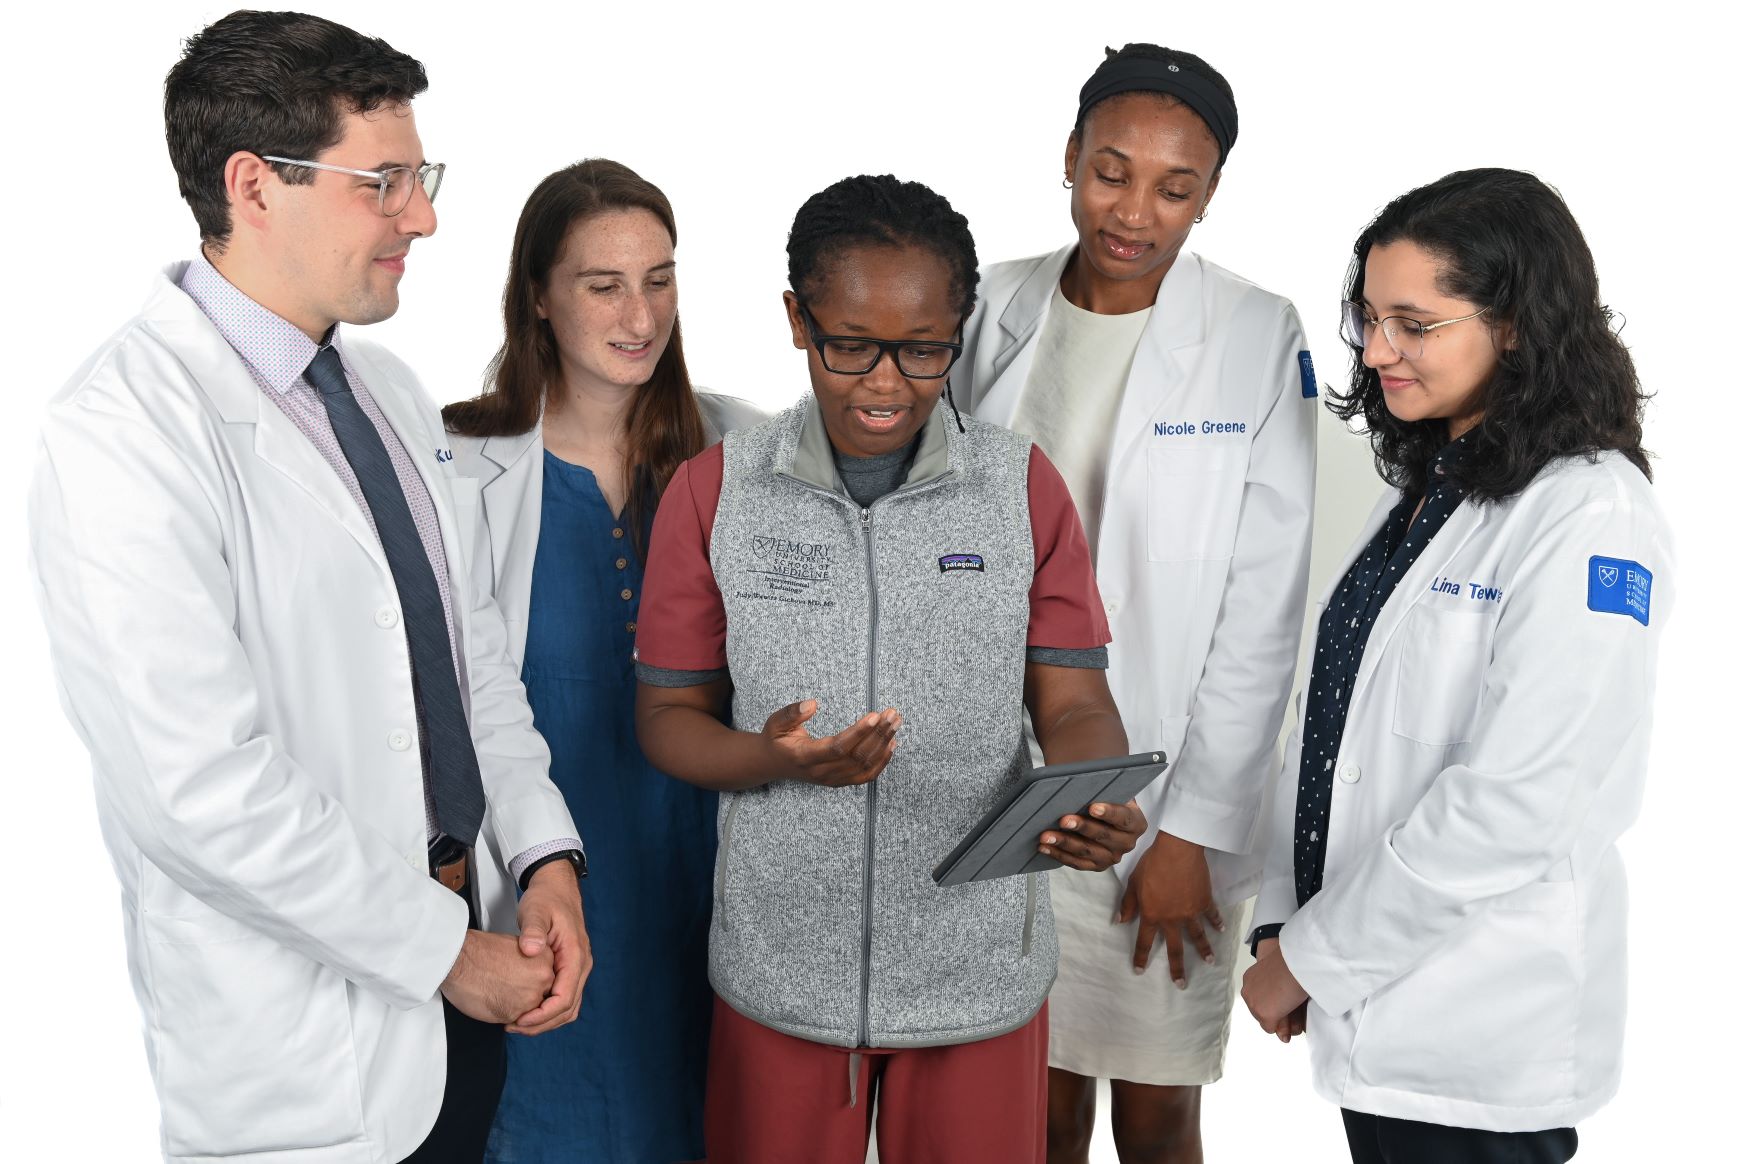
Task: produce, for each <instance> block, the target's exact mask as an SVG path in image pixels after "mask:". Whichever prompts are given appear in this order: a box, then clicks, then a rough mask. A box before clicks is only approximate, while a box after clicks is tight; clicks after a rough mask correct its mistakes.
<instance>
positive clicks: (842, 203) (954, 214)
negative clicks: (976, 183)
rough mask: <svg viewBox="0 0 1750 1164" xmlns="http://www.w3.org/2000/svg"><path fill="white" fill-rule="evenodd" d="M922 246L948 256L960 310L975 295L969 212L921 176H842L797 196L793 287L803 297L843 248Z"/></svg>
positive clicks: (816, 287) (963, 312)
mask: <svg viewBox="0 0 1750 1164" xmlns="http://www.w3.org/2000/svg"><path fill="white" fill-rule="evenodd" d="M857 246H882V247H903V246H921V247H923V248H924V249H926V250H929V251H932V252H934V253H935V254H937V255H939V256H940V257H941V259H942V261H944V262H945V263H947V264H948V270H949V273H950V276H951V279H952V283H951V286H950V289H949V295H950V296H951V297H952V298H953V299H954V300H955V302H956V304H957V305H958V307H959V309H960V313H961V315H962V316H963V317H964V316H968V315H971V314H972V308H973V305H974V304H976V303H977V302H978V252H977V250H976V249H975V248H974V247H973V245H972V231H971V230H970V229H969V228H968V226H967V224H966V216H965V215H963V214H961V213H960V212H959V211H957V210H955V209H954V208H953V207H952V206H950V205H949V204H948V200H947V199H946V198H944V197H942V196H941V195H940V194H938V193H936V192H935V191H934V190H932V189H930V188H929V187H928V186H925V185H924V184H923V183H922V182H902V181H900V180H899V179H898V178H895V177H894V176H893V175H892V174H880V175H871V174H860V175H858V176H857V177H854V178H843V179H840V180H839V181H837V182H834V183H833V184H832V185H830V186H828V187H827V188H826V189H824V190H822V191H821V192H820V193H818V194H816V195H814V196H813V197H812V198H810V199H809V200H808V201H806V202H804V203H803V204H802V209H800V210H798V211H797V212H796V221H795V222H794V223H793V224H791V227H790V244H789V253H790V289H791V290H792V291H794V292H796V294H797V295H798V296H799V297H800V298H801V299H802V300H803V301H804V302H806V301H807V300H808V298H809V296H810V295H811V294H813V293H814V292H817V291H818V290H819V288H820V280H821V279H822V278H824V277H825V275H826V273H827V271H828V269H829V268H830V267H831V265H832V263H833V262H834V261H835V260H836V259H837V257H838V255H839V253H840V252H843V251H845V250H848V249H850V248H852V247H857Z"/></svg>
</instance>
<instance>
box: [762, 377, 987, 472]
mask: <svg viewBox="0 0 1750 1164" xmlns="http://www.w3.org/2000/svg"><path fill="white" fill-rule="evenodd" d="M784 420H785V422H786V423H785V429H786V432H785V435H784V439H783V440H781V441H779V442H778V455H777V458H776V460H775V462H774V463H773V465H772V469H773V471H774V472H776V473H777V474H778V475H780V476H783V477H793V478H795V479H796V480H798V481H801V482H802V483H803V484H805V485H812V486H814V487H815V488H816V489H823V490H825V491H826V492H828V493H841V494H842V493H844V492H845V488H844V485H843V484H842V483H841V482H840V481H839V474H838V469H837V467H836V466H835V465H834V464H833V459H832V440H831V438H830V437H828V436H827V435H826V421H825V420H824V419H823V418H822V417H821V414H820V401H819V400H817V399H816V398H815V396H814V394H813V393H809V395H808V396H806V397H804V398H803V399H802V400H801V401H799V402H798V403H797V404H796V405H795V406H794V407H793V408H791V409H790V411H789V412H787V413H785V414H784ZM921 432H922V436H923V439H922V440H921V441H919V442H918V454H917V456H916V457H914V458H912V462H911V469H910V471H909V472H907V473H906V476H905V484H904V485H902V486H901V488H909V487H910V486H913V485H922V484H924V483H925V482H927V481H934V480H936V479H937V478H939V477H946V476H949V475H950V474H953V473H958V472H959V471H960V466H961V460H962V455H963V454H962V450H961V447H960V440H961V436H960V433H959V432H958V431H957V430H956V429H955V428H954V424H953V421H952V420H951V419H950V418H949V416H948V409H947V405H945V404H944V403H943V402H942V401H940V400H938V401H937V402H936V407H935V409H934V410H932V411H931V413H930V417H929V419H928V420H926V421H924V427H923V429H922V430H921Z"/></svg>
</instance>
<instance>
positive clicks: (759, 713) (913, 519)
mask: <svg viewBox="0 0 1750 1164" xmlns="http://www.w3.org/2000/svg"><path fill="white" fill-rule="evenodd" d="M977 271H978V266H977V257H976V255H975V253H974V250H973V244H972V237H971V235H970V233H969V232H968V230H967V228H966V220H965V218H963V217H962V216H961V215H959V214H957V213H955V211H954V210H953V208H952V207H951V206H949V205H948V203H947V201H946V200H944V199H943V198H942V197H941V196H940V195H937V194H935V193H934V192H933V191H931V190H929V189H928V188H926V187H924V186H921V185H919V184H917V183H915V182H900V181H898V180H897V179H895V178H893V177H891V176H888V177H878V178H877V177H867V176H865V177H858V178H848V179H845V180H844V181H842V182H839V183H836V184H835V185H833V186H831V187H829V188H828V189H826V190H824V191H822V192H821V193H819V194H817V195H815V196H814V197H813V198H811V199H809V200H808V202H807V203H806V204H805V205H804V206H803V207H802V209H801V211H800V212H799V213H798V214H797V217H796V221H795V224H794V226H793V227H792V230H791V234H790V285H791V290H790V291H788V292H786V293H785V295H784V302H785V307H786V310H787V313H788V316H789V323H790V329H791V333H792V337H793V339H794V342H795V345H796V347H797V348H799V349H802V350H804V351H806V352H807V353H808V373H809V379H810V381H811V383H812V386H813V389H814V391H813V394H812V395H810V396H807V397H804V399H803V400H802V401H801V402H799V403H798V404H797V405H795V406H794V407H792V408H791V409H789V410H788V411H786V412H784V413H782V414H780V415H779V416H777V417H776V418H774V419H773V420H772V421H770V422H768V423H766V424H763V425H760V426H758V427H755V428H751V429H744V430H742V431H740V432H737V433H733V434H731V435H730V436H729V437H727V438H726V439H725V440H724V442H723V443H722V444H721V445H718V446H714V447H713V448H711V449H708V450H706V451H705V452H704V453H702V454H700V455H699V456H698V457H695V458H694V459H693V460H691V461H689V462H687V463H686V464H685V465H683V466H682V467H681V469H680V470H679V471H678V472H677V473H676V474H675V477H674V478H673V481H672V482H671V484H670V486H669V488H668V491H667V492H666V493H665V495H664V497H663V500H662V504H661V507H660V508H659V510H658V512H657V517H656V523H655V527H654V530H653V533H652V536H651V547H650V560H649V571H648V574H647V581H646V587H645V592H644V604H643V611H642V617H641V619H640V625H639V630H638V660H639V662H638V668H639V679H640V688H639V696H638V734H639V739H640V742H641V743H642V744H643V746H644V749H645V752H646V754H647V755H648V756H649V758H650V760H651V761H652V762H653V763H654V764H655V765H656V766H657V767H658V768H661V769H662V770H664V771H666V772H669V773H671V774H672V775H674V776H677V777H679V778H681V779H683V780H687V781H690V782H692V783H695V784H699V785H702V786H704V787H708V788H715V789H718V790H720V791H721V792H722V793H723V796H722V806H721V808H720V811H719V824H718V833H719V840H720V849H719V856H718V864H717V875H716V884H715V900H714V911H713V918H712V925H711V952H710V969H711V982H712V985H713V987H714V988H715V990H716V992H717V996H718V1002H717V1011H716V1017H715V1020H714V1025H713V1030H712V1046H711V1052H710V1065H709V1068H708V1077H707V1084H706V1116H705V1120H706V1132H705V1136H706V1148H707V1151H708V1153H709V1156H710V1159H711V1160H712V1162H713V1164H736V1162H742V1161H746V1162H756V1161H757V1162H758V1164H785V1162H788V1161H795V1162H797V1164H834V1162H837V1161H843V1162H845V1164H860V1162H861V1161H862V1159H863V1155H864V1151H865V1149H866V1143H867V1139H868V1134H869V1126H870V1112H871V1107H872V1102H871V1101H872V1100H873V1099H874V1097H875V1095H876V1093H877V1089H879V1095H880V1101H881V1102H880V1109H879V1120H880V1127H879V1139H880V1143H881V1147H882V1151H883V1155H884V1156H885V1157H886V1158H888V1159H891V1160H903V1161H907V1162H908V1164H920V1162H923V1164H927V1162H929V1161H937V1160H940V1161H954V1162H955V1164H967V1162H977V1161H993V1162H995V1161H1001V1162H1003V1164H1024V1162H1027V1161H1040V1162H1042V1161H1043V1160H1044V1158H1045V1117H1046V1102H1045V1101H1046V1067H1045V1049H1046V1030H1045V1025H1046V1016H1045V1009H1044V1002H1045V997H1046V993H1047V991H1048V990H1049V989H1050V986H1051V982H1052V979H1053V977H1054V976H1055V974H1056V970H1057V939H1056V934H1055V931H1054V929H1053V927H1052V921H1051V910H1050V904H1049V899H1048V897H1047V885H1046V879H1045V877H1044V876H1043V875H1042V874H1033V875H1029V876H1025V877H1011V878H1002V879H998V880H994V881H983V882H975V883H972V884H967V885H960V886H954V887H951V888H942V887H939V886H937V885H935V884H934V883H933V882H932V880H931V878H930V870H931V868H932V867H933V866H934V865H935V864H936V863H937V862H938V861H939V860H940V859H941V858H942V857H943V856H944V855H945V854H946V853H947V852H948V851H949V850H950V849H951V848H952V847H953V846H954V843H955V842H956V841H957V840H958V839H959V837H960V836H961V835H962V834H964V833H965V832H966V830H967V829H968V828H969V827H971V825H972V824H973V823H974V822H976V821H977V820H978V818H979V817H980V816H981V815H983V813H984V812H985V811H986V809H988V808H989V807H990V806H991V805H992V804H993V803H994V802H995V801H996V799H997V798H998V796H999V795H1000V794H1001V793H1002V791H1003V789H1004V788H1005V787H1006V786H1007V785H1009V784H1010V783H1011V782H1012V781H1014V780H1016V779H1018V778H1019V777H1020V776H1021V774H1022V773H1023V772H1025V771H1026V770H1027V769H1028V767H1029V756H1028V751H1027V747H1026V744H1025V742H1024V725H1025V722H1026V720H1025V717H1028V716H1030V717H1031V722H1032V726H1033V729H1034V733H1035V735H1036V736H1037V738H1038V740H1039V744H1040V746H1041V748H1042V749H1043V751H1044V754H1045V758H1046V760H1047V762H1050V763H1062V762H1068V761H1074V760H1083V759H1093V758H1098V757H1103V756H1118V755H1123V754H1124V753H1125V752H1126V751H1127V750H1128V748H1127V746H1126V740H1125V734H1124V729H1123V727H1122V725H1121V723H1120V720H1119V716H1118V711H1117V708H1116V707H1115V706H1114V704H1113V701H1112V697H1111V694H1110V693H1109V692H1108V690H1107V687H1106V680H1105V672H1104V668H1105V665H1106V657H1105V656H1106V649H1105V648H1106V643H1107V642H1108V640H1109V638H1110V636H1109V634H1108V632H1107V627H1106V620H1105V615H1104V612H1103V609H1102V607H1101V603H1100V599H1099V594H1098V592H1097V589H1096V587H1095V583H1094V573H1093V569H1092V566H1091V564H1090V562H1089V556H1088V548H1087V542H1086V539H1085V538H1084V537H1083V534H1082V529H1081V524H1080V522H1079V520H1078V519H1077V517H1076V513H1075V507H1074V504H1073V502H1072V501H1071V499H1070V496H1069V492H1068V490H1067V488H1066V487H1065V486H1064V483H1063V480H1062V478H1061V477H1060V476H1059V475H1058V474H1057V471H1056V470H1055V469H1053V468H1052V467H1051V464H1050V462H1049V461H1047V460H1046V459H1045V456H1044V454H1043V453H1041V452H1040V451H1039V450H1038V449H1037V448H1036V447H1034V446H1033V444H1032V443H1031V442H1030V441H1029V440H1027V439H1026V438H1024V437H1018V436H1015V435H1014V434H1012V433H1009V432H1008V431H1006V430H1004V429H1000V428H997V427H996V426H994V425H989V424H985V423H982V422H979V421H977V420H963V419H962V418H961V417H960V416H959V414H958V412H957V411H955V410H954V408H953V402H952V395H951V393H950V394H949V397H948V401H947V404H946V406H945V407H943V406H941V405H940V404H939V401H940V398H941V397H942V395H943V388H944V386H945V385H946V384H947V376H948V373H949V370H950V369H951V367H952V366H953V364H954V361H955V359H956V358H957V357H958V355H959V351H960V344H959V339H960V330H961V327H962V325H963V323H964V321H965V319H966V317H967V315H968V314H969V313H970V312H971V310H972V307H973V303H974V298H975V296H974V291H975V288H976V285H977V280H978V274H977ZM726 720H727V722H725V721H726ZM810 729H812V731H811V730H810ZM1059 826H1060V827H1059V828H1058V829H1055V830H1052V831H1049V832H1046V833H1044V834H1042V835H1041V837H1040V849H1041V851H1042V852H1046V853H1049V854H1051V855H1052V856H1054V857H1056V858H1057V859H1058V860H1060V861H1062V862H1063V863H1064V864H1066V865H1069V866H1072V867H1075V868H1078V869H1103V868H1108V867H1110V866H1111V865H1112V864H1113V863H1114V862H1115V861H1117V860H1118V858H1119V857H1120V856H1122V855H1123V854H1124V853H1126V852H1128V851H1129V850H1130V849H1131V847H1132V846H1133V845H1134V844H1135V842H1136V839H1137V837H1138V836H1139V835H1140V834H1141V832H1142V831H1143V828H1144V822H1143V818H1142V814H1141V813H1140V811H1138V810H1137V808H1136V806H1135V805H1134V804H1130V805H1109V804H1104V805H1094V806H1092V807H1091V809H1090V811H1089V813H1088V815H1087V816H1086V817H1084V816H1081V815H1077V816H1072V817H1065V818H1064V819H1063V820H1062V821H1060V822H1059Z"/></svg>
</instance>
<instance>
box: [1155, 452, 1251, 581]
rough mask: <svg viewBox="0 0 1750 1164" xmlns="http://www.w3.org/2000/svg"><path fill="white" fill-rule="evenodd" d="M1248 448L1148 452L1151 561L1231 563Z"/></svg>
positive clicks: (1243, 486)
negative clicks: (1212, 561)
mask: <svg viewBox="0 0 1750 1164" xmlns="http://www.w3.org/2000/svg"><path fill="white" fill-rule="evenodd" d="M1250 447H1251V446H1249V445H1245V444H1206V445H1192V446H1188V447H1187V446H1180V445H1164V446H1163V445H1156V446H1150V448H1149V450H1148V557H1149V561H1151V562H1194V561H1204V560H1208V559H1220V558H1231V557H1233V552H1234V533H1235V529H1236V527H1237V525H1238V522H1239V513H1240V495H1241V493H1242V492H1243V491H1244V489H1245V473H1246V454H1247V453H1248V451H1249V450H1250Z"/></svg>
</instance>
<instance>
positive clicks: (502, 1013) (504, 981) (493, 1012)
mask: <svg viewBox="0 0 1750 1164" xmlns="http://www.w3.org/2000/svg"><path fill="white" fill-rule="evenodd" d="M552 987H553V957H552V955H551V954H549V953H547V952H545V951H543V952H542V953H541V954H539V955H537V956H534V957H529V956H525V955H524V954H522V953H520V952H519V951H518V950H517V940H516V939H515V938H513V937H511V936H510V935H509V934H489V933H487V932H486V931H485V930H469V931H468V934H467V936H466V937H464V938H463V939H462V952H461V953H460V954H457V955H456V963H455V965H453V966H451V967H450V973H449V976H448V977H447V978H445V979H444V981H443V985H442V986H441V987H440V989H441V990H442V991H443V995H444V997H445V998H447V999H449V1000H450V1005H451V1006H453V1007H455V1008H456V1009H457V1010H459V1011H461V1012H462V1013H463V1014H465V1015H467V1016H468V1017H469V1018H473V1019H479V1020H480V1021H481V1022H486V1023H509V1022H514V1021H515V1020H516V1019H517V1017H518V1016H519V1015H523V1014H526V1013H528V1012H529V1011H530V1010H531V1009H533V1008H534V1007H536V1006H539V1005H540V1002H541V999H543V998H545V997H546V995H547V992H548V991H549V990H551V989H552Z"/></svg>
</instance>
